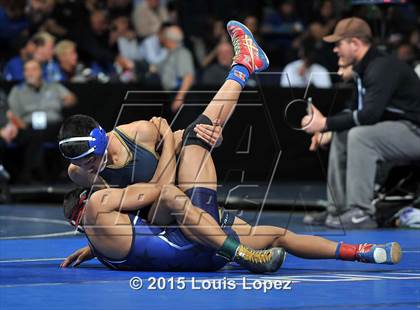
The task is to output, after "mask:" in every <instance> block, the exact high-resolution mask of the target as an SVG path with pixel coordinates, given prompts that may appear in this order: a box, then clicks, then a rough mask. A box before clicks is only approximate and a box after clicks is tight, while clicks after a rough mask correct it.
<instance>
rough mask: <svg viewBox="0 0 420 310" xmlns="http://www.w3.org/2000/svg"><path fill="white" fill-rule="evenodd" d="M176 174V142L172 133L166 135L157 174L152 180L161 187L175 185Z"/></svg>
mask: <svg viewBox="0 0 420 310" xmlns="http://www.w3.org/2000/svg"><path fill="white" fill-rule="evenodd" d="M175 172H176V157H175V140H174V135H173V133H172V132H170V133H168V134H166V135H165V137H164V140H163V148H162V154H161V156H160V159H159V163H158V166H157V168H156V171H155V174H154V176H153V178H152V180H151V182H152V183H157V184H159V185H160V186H163V185H166V184H174V182H175Z"/></svg>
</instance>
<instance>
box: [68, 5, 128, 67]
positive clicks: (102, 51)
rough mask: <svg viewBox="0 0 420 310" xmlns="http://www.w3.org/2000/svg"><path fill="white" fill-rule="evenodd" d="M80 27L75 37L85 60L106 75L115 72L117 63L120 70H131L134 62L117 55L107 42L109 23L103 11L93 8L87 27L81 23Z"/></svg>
mask: <svg viewBox="0 0 420 310" xmlns="http://www.w3.org/2000/svg"><path fill="white" fill-rule="evenodd" d="M81 27H82V28H80V29H79V31H78V32H77V34H76V35H75V39H76V43H77V46H78V47H79V50H80V52H81V53H82V54H83V56H84V57H85V58H84V59H86V61H87V62H89V63H91V64H92V66H95V67H97V68H98V69H97V70H99V71H101V72H104V73H106V74H107V75H115V74H116V68H115V66H114V64H116V65H118V66H119V67H120V68H121V71H122V72H124V71H126V70H128V71H129V70H133V68H134V63H133V62H132V61H131V60H129V59H127V58H125V57H122V56H121V55H119V54H118V53H117V51H115V50H113V49H112V48H111V46H110V44H109V43H110V42H109V32H108V28H109V25H108V18H107V14H106V12H105V11H102V10H94V11H93V12H92V13H91V15H90V19H89V27H87V29H85V28H84V27H83V25H81Z"/></svg>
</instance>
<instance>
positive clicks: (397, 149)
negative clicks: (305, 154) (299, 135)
mask: <svg viewBox="0 0 420 310" xmlns="http://www.w3.org/2000/svg"><path fill="white" fill-rule="evenodd" d="M324 41H326V42H330V43H334V44H335V47H334V52H335V53H336V54H337V56H338V58H339V59H338V64H339V66H340V67H341V68H347V67H352V68H353V80H354V84H355V94H356V95H355V100H353V101H351V102H349V104H348V107H347V108H346V109H345V110H343V111H342V112H340V113H338V114H336V115H331V116H328V117H325V116H324V115H322V113H321V112H319V111H318V109H316V107H315V106H314V105H312V113H310V114H309V115H306V116H305V117H304V118H303V119H302V125H303V126H305V127H304V129H305V131H306V132H307V133H310V134H313V137H312V144H311V148H310V149H311V150H316V149H317V147H318V146H319V145H325V144H326V143H329V142H330V141H331V147H330V156H329V162H328V188H329V189H331V192H328V204H329V207H328V209H327V211H325V212H322V213H321V214H317V215H309V216H306V217H305V219H304V222H305V223H307V224H311V225H316V224H319V225H324V224H325V225H326V226H328V227H331V228H346V229H350V228H361V229H364V228H375V227H377V224H376V221H375V206H374V204H373V203H372V201H373V198H374V185H375V175H376V172H377V164H378V163H379V162H410V161H413V160H418V158H420V147H419V146H420V80H419V78H418V76H417V75H416V74H415V72H414V70H413V68H411V67H410V66H408V65H407V64H405V63H403V62H401V61H399V60H397V59H396V58H395V57H393V56H390V55H387V54H385V53H383V52H381V51H379V50H378V49H376V48H375V47H374V46H373V45H372V31H371V29H370V27H369V25H368V23H367V22H366V21H364V20H363V19H361V18H358V17H350V18H345V19H342V20H340V21H339V22H338V23H337V25H336V27H335V29H334V33H333V34H331V35H328V36H326V37H324ZM324 133H325V134H324ZM331 133H332V134H331ZM333 198H334V199H333ZM338 216H340V218H341V221H340V219H339V218H338Z"/></svg>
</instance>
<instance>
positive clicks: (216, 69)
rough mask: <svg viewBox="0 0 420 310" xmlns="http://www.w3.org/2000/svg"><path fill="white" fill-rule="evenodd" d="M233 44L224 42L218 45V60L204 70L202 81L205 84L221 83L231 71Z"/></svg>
mask: <svg viewBox="0 0 420 310" xmlns="http://www.w3.org/2000/svg"><path fill="white" fill-rule="evenodd" d="M232 58H233V49H232V45H231V44H229V43H227V42H223V43H220V44H219V45H218V46H217V62H216V63H214V64H212V65H210V66H209V67H208V68H206V69H205V70H204V73H203V79H202V82H203V84H205V85H221V84H223V82H224V81H225V79H226V76H227V74H228V73H229V70H230V66H231V64H232Z"/></svg>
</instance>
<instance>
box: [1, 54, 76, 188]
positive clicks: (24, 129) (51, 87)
mask: <svg viewBox="0 0 420 310" xmlns="http://www.w3.org/2000/svg"><path fill="white" fill-rule="evenodd" d="M24 76H25V82H24V83H23V84H21V85H16V86H14V87H13V89H12V91H11V92H10V94H9V98H8V101H9V107H10V113H9V115H10V116H9V117H10V118H11V119H14V123H15V124H18V126H19V129H20V131H19V135H18V137H17V140H16V142H17V144H18V145H19V146H21V147H23V149H24V151H23V159H24V163H23V167H22V169H21V172H20V174H19V177H20V179H19V181H21V182H25V183H28V182H31V180H33V174H32V173H33V172H34V170H35V169H37V170H38V173H39V175H38V177H39V178H46V168H45V166H44V162H43V159H44V145H43V144H44V142H47V141H55V137H56V135H57V132H58V129H59V126H60V124H61V122H62V120H63V115H62V108H64V107H65V108H67V107H71V106H73V105H74V104H75V103H76V97H75V95H73V94H72V93H71V92H70V91H69V90H67V88H65V87H64V86H62V85H61V84H58V83H55V82H53V83H48V82H46V81H44V80H43V79H42V70H41V66H40V64H39V63H38V62H37V61H35V60H29V61H27V62H26V63H25V66H24Z"/></svg>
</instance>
